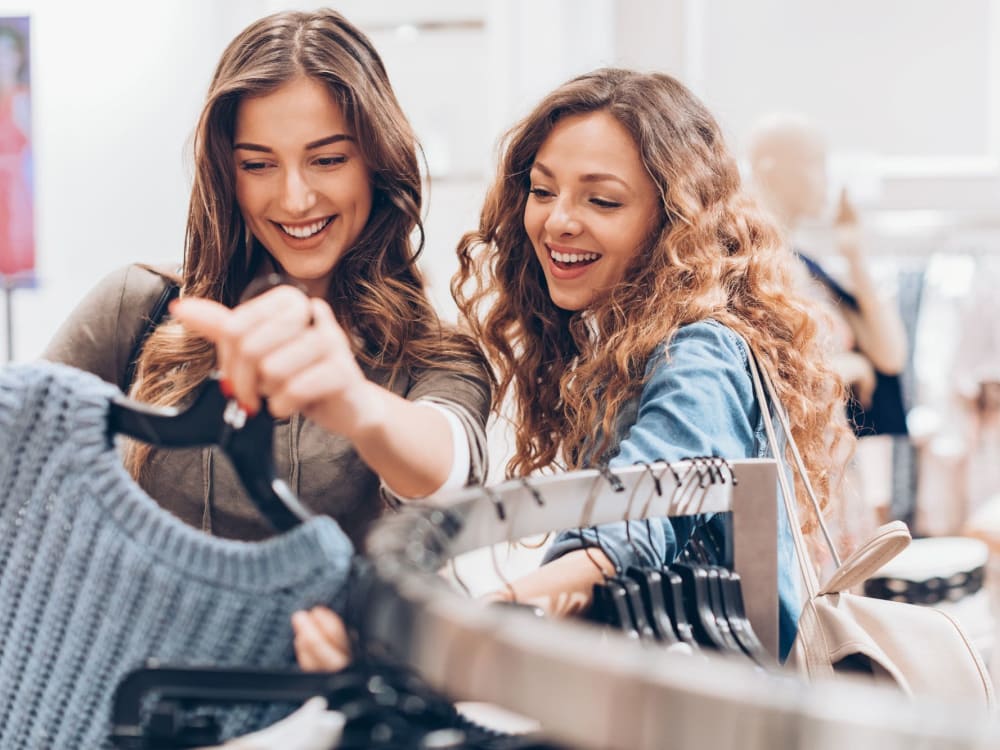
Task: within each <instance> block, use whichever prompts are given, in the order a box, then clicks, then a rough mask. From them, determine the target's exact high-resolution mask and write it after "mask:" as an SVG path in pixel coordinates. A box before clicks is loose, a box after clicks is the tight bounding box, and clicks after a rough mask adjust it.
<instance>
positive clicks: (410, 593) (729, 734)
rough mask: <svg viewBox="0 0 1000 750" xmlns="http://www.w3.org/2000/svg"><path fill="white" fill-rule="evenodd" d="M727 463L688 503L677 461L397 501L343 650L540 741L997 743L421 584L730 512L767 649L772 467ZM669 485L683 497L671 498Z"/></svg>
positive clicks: (919, 709)
mask: <svg viewBox="0 0 1000 750" xmlns="http://www.w3.org/2000/svg"><path fill="white" fill-rule="evenodd" d="M728 466H729V467H730V469H731V475H730V481H714V482H712V483H710V484H709V485H708V486H705V487H702V486H697V485H696V486H697V489H698V491H697V492H694V491H692V490H691V489H690V486H691V484H692V483H693V482H694V479H695V478H696V477H698V476H699V473H698V471H697V470H696V469H695V468H694V467H693V465H692V464H689V463H684V462H682V463H679V464H675V465H674V467H672V468H673V471H670V469H669V467H666V466H665V465H664V464H654V465H653V466H652V467H635V468H628V469H624V470H615V472H614V474H608V473H601V472H598V471H594V470H586V471H578V472H572V473H569V474H566V475H561V476H555V477H545V478H538V479H534V478H533V479H531V480H530V482H528V483H525V482H521V481H513V482H506V483H504V484H501V485H499V486H495V487H493V488H490V489H488V490H482V489H469V490H464V491H462V492H459V493H457V494H455V495H453V496H452V498H451V500H450V502H448V503H440V504H437V505H434V506H420V505H410V506H407V507H406V508H405V509H404V510H403V511H402V512H400V513H398V514H395V515H393V516H387V517H384V518H383V519H382V520H381V521H380V522H379V523H378V524H377V525H376V527H375V528H374V529H373V531H372V533H371V534H370V536H369V539H368V552H369V556H370V560H371V563H370V564H371V566H372V567H371V569H370V570H369V571H367V573H366V574H362V575H359V576H357V578H356V580H355V584H354V585H353V586H352V588H351V592H350V596H349V599H350V600H349V602H348V606H347V608H346V612H347V618H348V619H347V625H348V629H349V632H350V633H351V636H352V639H354V641H355V644H356V648H357V649H358V652H359V654H360V655H362V656H364V655H369V656H374V657H377V658H380V659H387V660H390V661H396V662H399V663H402V664H403V665H404V666H407V667H410V668H413V669H415V670H416V671H417V672H418V673H419V674H420V675H421V677H422V678H423V679H424V680H426V681H427V682H428V684H430V685H431V686H432V687H434V688H435V689H438V690H440V691H442V692H444V693H445V694H447V695H449V696H450V697H452V699H454V700H472V701H485V702H490V703H495V704H498V705H500V706H503V707H505V708H508V709H510V710H512V711H516V712H518V713H520V714H523V715H524V716H528V717H531V718H534V719H536V720H538V721H539V722H540V724H541V727H542V731H543V733H544V734H545V735H546V736H549V737H551V738H552V739H553V740H555V741H558V742H562V743H566V744H568V745H570V746H572V747H581V748H629V749H630V750H635V749H637V748H663V747H710V748H741V749H750V748H756V747H760V748H765V747H767V748H771V747H782V748H798V747H801V748H806V747H808V748H825V747H830V748H833V747H852V748H865V747H872V748H875V747H878V748H880V750H882V749H883V748H894V747H898V748H900V749H902V748H904V747H905V748H910V747H914V746H917V747H920V746H923V747H928V746H934V747H938V746H941V744H942V742H946V743H947V745H946V746H948V747H952V748H956V749H957V748H969V749H970V750H971V749H972V748H980V747H987V746H990V745H991V744H992V745H996V743H997V742H998V741H1000V729H998V728H997V727H996V726H995V725H987V724H986V723H985V722H984V721H983V719H982V718H981V717H979V716H976V715H973V714H969V715H964V714H963V713H962V711H961V709H960V708H959V709H957V710H956V709H953V707H949V708H948V709H947V710H941V709H940V707H937V706H934V707H932V709H931V710H928V707H927V706H921V705H916V704H914V703H912V702H910V701H907V700H905V699H904V698H903V697H902V696H901V695H899V694H896V693H894V692H892V691H889V690H887V689H879V688H876V687H874V686H872V685H870V684H866V683H863V682H860V681H859V682H858V683H857V684H851V685H848V686H846V687H845V686H844V685H842V684H835V683H831V684H828V685H822V684H820V685H815V686H807V685H804V684H803V683H802V682H801V681H800V680H799V679H797V678H796V677H795V676H793V675H790V674H785V673H782V674H774V673H765V672H764V671H762V670H760V669H758V668H756V667H754V666H752V665H750V664H749V663H744V662H742V661H737V660H732V659H727V658H724V657H722V656H715V655H700V654H699V655H697V656H691V655H683V654H677V653H671V652H669V651H667V650H664V649H659V648H656V647H649V646H646V645H645V644H641V643H636V642H633V641H629V640H628V639H626V638H625V637H624V636H619V635H617V634H611V633H607V632H603V631H601V630H599V629H597V628H594V627H592V626H588V625H586V624H584V623H581V622H577V621H573V620H555V619H548V618H539V617H536V616H534V615H533V614H531V613H529V612H528V611H525V610H522V609H521V608H518V607H502V606H485V605H483V604H481V603H479V602H476V601H472V600H469V599H468V598H466V597H463V596H461V595H460V594H458V593H457V592H455V591H454V590H452V589H451V587H450V586H449V585H448V584H447V583H446V582H445V581H444V579H443V578H442V577H441V576H440V575H438V574H437V573H436V571H438V570H440V568H441V567H442V565H443V564H444V563H445V562H446V561H447V560H448V559H449V558H451V557H453V556H454V555H456V554H460V553H461V552H464V551H468V550H471V549H476V548H480V547H483V546H485V545H489V544H494V543H497V542H502V541H504V540H508V539H516V538H520V537H522V536H526V535H531V534H537V533H541V532H544V531H550V530H553V529H560V528H574V527H578V526H586V525H592V524H599V523H607V522H612V521H619V520H622V519H623V518H624V517H625V516H628V517H629V518H630V519H637V518H642V517H644V516H657V515H666V514H669V513H677V512H684V513H703V512H710V511H724V510H730V509H732V510H733V518H734V535H733V536H734V554H735V563H736V569H737V571H738V572H739V573H740V575H741V577H742V579H743V582H744V592H745V594H746V597H745V598H746V599H747V603H748V605H753V607H754V609H753V611H752V612H751V615H750V616H751V622H752V624H753V627H754V629H755V630H756V631H758V634H759V635H760V637H761V638H762V639H763V638H765V637H766V638H768V642H769V643H770V644H771V646H773V645H774V644H775V642H776V612H777V567H776V546H777V545H776V533H777V510H776V509H777V503H776V501H775V497H776V492H777V482H776V473H775V471H776V468H775V463H774V461H773V460H770V459H767V460H762V459H758V460H746V461H735V462H731V463H729V464H728ZM701 475H702V476H704V472H702V474H701ZM675 476H676V477H679V478H680V480H681V482H682V483H685V482H687V485H686V486H688V488H689V489H688V490H685V489H683V488H681V489H680V490H679V491H678V492H674V491H673V490H675V489H677V487H676V484H677V482H676V479H675ZM654 477H656V479H654ZM732 477H735V480H736V481H735V482H733V481H731V479H732ZM616 480H617V481H616ZM657 480H658V481H659V482H660V485H661V489H662V496H659V495H657V494H656V492H655V484H656V481H657ZM762 602H766V603H767V605H766V607H765V606H761V604H762ZM765 609H767V610H768V611H764V610H765ZM921 743H925V744H923V745H922V744H921Z"/></svg>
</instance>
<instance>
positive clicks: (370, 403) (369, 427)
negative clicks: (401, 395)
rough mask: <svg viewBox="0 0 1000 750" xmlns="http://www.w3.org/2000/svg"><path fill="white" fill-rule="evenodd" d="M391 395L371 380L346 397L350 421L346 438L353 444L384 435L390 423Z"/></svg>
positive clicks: (345, 433)
mask: <svg viewBox="0 0 1000 750" xmlns="http://www.w3.org/2000/svg"><path fill="white" fill-rule="evenodd" d="M387 395H389V394H388V393H387V392H386V391H385V390H383V389H382V388H381V387H379V386H378V385H376V384H375V383H372V382H371V381H370V380H367V379H365V380H363V381H362V382H361V383H359V384H358V385H357V386H355V387H354V389H352V391H351V392H350V393H349V394H348V395H347V396H346V398H345V401H346V403H347V404H348V408H349V412H350V420H349V421H348V424H347V425H345V429H344V437H346V438H347V439H348V440H350V441H351V442H352V443H359V442H362V441H365V440H370V439H372V438H373V437H377V436H379V435H381V434H383V432H384V430H385V427H386V424H387V421H388V411H389V409H388V405H387V404H386V396H387Z"/></svg>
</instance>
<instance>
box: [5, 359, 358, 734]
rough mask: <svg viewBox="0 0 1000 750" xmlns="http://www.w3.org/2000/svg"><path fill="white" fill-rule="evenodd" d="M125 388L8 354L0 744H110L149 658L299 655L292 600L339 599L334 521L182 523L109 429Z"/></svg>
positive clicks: (245, 718)
mask: <svg viewBox="0 0 1000 750" xmlns="http://www.w3.org/2000/svg"><path fill="white" fill-rule="evenodd" d="M115 392H116V391H115V389H114V388H113V387H111V386H109V385H108V384H106V383H104V382H103V381H101V380H100V379H98V378H97V377H95V376H93V375H90V374H87V373H84V372H81V371H78V370H74V369H71V368H68V367H65V366H62V365H54V364H50V363H37V364H29V365H15V366H9V367H7V368H4V369H0V748H4V749H6V748H17V749H18V750H20V749H21V748H73V749H74V750H76V749H78V748H98V747H102V746H108V745H107V737H108V733H109V731H110V718H111V717H110V709H111V697H112V695H113V693H114V689H115V687H116V685H117V684H118V681H119V680H120V679H121V677H122V676H123V675H124V674H125V673H126V672H128V671H129V670H131V669H133V668H136V667H139V666H142V665H143V664H144V663H145V662H146V660H147V659H157V660H159V661H160V662H161V663H167V664H200V665H204V664H216V665H241V666H274V667H283V666H291V665H292V664H293V663H294V653H293V649H292V630H291V624H290V620H289V617H290V615H291V613H292V612H293V611H295V610H296V609H300V608H304V607H310V606H313V605H315V604H319V603H323V604H327V605H330V606H333V607H334V608H335V609H337V608H339V606H340V605H341V604H342V600H343V588H344V584H345V582H346V578H347V572H348V569H349V564H350V558H351V555H352V547H351V544H350V542H349V541H348V539H347V537H346V536H345V535H344V534H343V532H342V531H341V530H340V527H339V526H337V524H336V522H335V521H333V520H332V519H330V518H328V517H321V518H317V519H315V520H312V521H309V522H308V523H306V524H303V525H302V526H299V527H297V528H296V529H294V530H292V531H291V532H288V533H286V534H283V535H281V536H278V537H275V538H273V539H270V540H268V541H265V542H259V543H246V542H234V541H229V540H221V539H217V538H213V537H210V536H208V535H206V534H203V533H201V532H199V531H197V530H195V529H193V528H191V527H189V526H187V525H186V524H184V523H183V522H181V521H179V520H178V519H176V518H175V517H174V516H172V515H171V514H170V513H168V512H167V511H165V510H163V509H162V508H160V507H159V506H158V505H157V504H156V503H155V502H154V501H153V500H152V499H150V498H149V496H147V495H146V494H145V493H144V492H143V491H142V490H141V489H140V488H139V487H138V486H137V485H136V484H135V482H133V481H132V479H131V478H130V477H129V475H128V473H127V472H126V471H125V470H124V468H123V466H122V464H121V461H120V458H119V455H118V453H117V451H116V450H115V448H114V447H113V446H112V445H111V444H110V443H109V440H108V438H107V435H106V419H107V410H108V399H109V397H110V396H111V395H112V394H113V393H115ZM254 717H256V718H254ZM261 717H262V714H261V713H259V712H258V713H256V714H251V713H244V714H240V715H239V716H238V717H237V719H232V717H231V718H230V720H228V721H227V723H226V724H225V728H226V732H225V733H226V735H231V734H234V733H243V732H246V731H250V730H252V729H256V728H258V727H256V726H253V723H254V721H260V720H262V718H261Z"/></svg>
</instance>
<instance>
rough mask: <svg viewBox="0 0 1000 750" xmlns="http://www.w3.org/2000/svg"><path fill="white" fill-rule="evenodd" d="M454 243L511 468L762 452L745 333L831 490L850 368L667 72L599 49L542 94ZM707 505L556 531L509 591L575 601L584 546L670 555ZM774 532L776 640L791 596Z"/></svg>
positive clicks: (591, 578)
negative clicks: (630, 67)
mask: <svg viewBox="0 0 1000 750" xmlns="http://www.w3.org/2000/svg"><path fill="white" fill-rule="evenodd" d="M459 258H460V262H461V268H460V270H459V272H458V274H457V275H456V277H455V279H454V280H453V292H454V293H455V296H456V299H457V300H458V302H459V306H460V308H461V309H462V312H463V314H464V316H465V317H466V319H467V321H468V323H469V325H470V326H471V327H472V329H473V331H474V332H475V333H476V334H477V336H478V338H479V340H480V342H481V343H482V345H483V346H484V347H485V349H486V351H487V354H488V356H489V358H490V359H491V361H492V364H493V366H494V368H495V370H496V374H497V378H498V381H499V384H500V396H501V398H499V399H497V400H496V402H495V403H497V404H501V403H502V402H503V398H502V397H503V396H508V397H510V396H512V397H513V399H512V402H513V410H514V429H515V434H516V448H515V452H514V455H513V457H512V458H511V460H510V462H509V463H508V467H507V468H508V473H509V474H511V475H514V476H523V475H526V474H529V473H531V472H535V471H539V470H552V469H556V468H559V467H560V465H562V466H565V467H568V468H579V467H583V466H589V465H597V464H600V463H603V462H606V461H607V462H610V465H611V466H612V467H613V466H626V465H631V464H633V463H635V462H637V461H653V460H656V459H668V460H678V459H681V458H684V457H686V456H696V455H701V456H704V455H718V456H724V457H726V458H730V459H742V458H750V457H758V456H764V455H768V452H769V449H768V446H767V441H766V439H765V438H764V433H763V425H762V418H761V411H760V409H759V405H758V403H757V401H756V398H755V397H754V392H753V385H752V380H751V375H750V371H749V369H748V355H749V352H748V351H747V346H746V344H749V347H750V349H752V350H753V352H754V353H756V355H757V357H759V359H760V361H761V363H762V364H763V365H764V366H765V367H766V368H767V369H768V370H769V371H770V372H771V373H772V375H773V376H774V380H775V385H776V387H777V390H778V394H779V396H780V399H781V401H782V403H783V404H784V406H785V408H786V409H787V411H788V413H789V416H790V417H791V423H792V425H794V430H793V432H794V437H795V439H796V441H797V443H798V445H799V447H800V449H801V452H802V455H803V458H804V459H805V462H806V466H807V469H808V472H809V475H810V479H811V480H812V482H813V484H814V486H815V488H816V490H817V492H818V494H819V497H820V499H821V502H823V503H824V504H825V503H826V502H828V498H829V496H830V485H831V478H832V477H833V476H835V475H836V474H837V472H838V471H839V467H838V466H836V465H835V463H836V460H835V458H834V456H843V455H844V452H843V451H842V450H840V449H839V447H838V444H841V445H840V447H842V444H843V441H849V440H850V435H849V432H848V430H847V429H846V425H845V423H844V419H843V416H842V415H843V398H844V394H843V388H842V386H841V385H840V384H839V382H838V381H837V379H836V377H835V376H834V375H833V373H832V371H831V370H830V368H829V366H828V365H827V363H826V361H825V358H824V355H823V352H822V349H821V344H820V342H819V341H818V339H817V326H816V325H815V323H814V321H813V318H812V316H811V314H810V311H809V309H808V307H807V303H806V302H805V300H804V299H803V298H800V297H799V296H798V295H797V294H796V293H795V291H794V290H793V281H792V278H793V277H792V275H791V274H790V271H789V268H790V264H791V263H792V257H791V255H790V253H789V251H788V250H787V249H786V248H785V247H783V246H782V244H781V242H780V239H779V236H778V234H777V231H776V230H775V228H774V227H773V226H772V225H771V224H770V223H769V222H768V221H767V220H766V219H765V218H764V217H763V216H762V215H761V214H760V213H758V211H757V209H756V207H755V206H754V205H753V203H752V202H751V201H750V200H749V199H748V198H747V197H746V196H745V195H744V193H743V190H742V187H741V184H740V177H739V172H738V170H737V166H736V163H735V161H734V159H733V157H732V156H731V155H730V153H729V151H728V150H727V148H726V146H725V144H724V143H723V138H722V135H721V132H720V129H719V127H718V125H717V124H716V122H715V120H714V118H713V117H712V116H711V114H710V113H709V112H708V111H707V110H706V108H705V107H704V105H702V104H701V103H700V102H699V101H698V100H697V99H696V98H695V97H694V96H693V95H692V94H691V93H690V92H689V91H688V90H687V89H686V88H685V87H684V86H682V85H681V84H680V83H678V82H677V81H676V80H674V79H673V78H671V77H669V76H666V75H660V74H649V75H646V74H640V73H636V72H632V71H627V70H618V69H604V70H598V71H595V72H593V73H590V74H587V75H583V76H580V77H578V78H576V79H574V80H572V81H570V82H568V83H566V84H564V85H563V86H561V87H559V88H558V89H556V90H555V91H553V92H552V93H551V94H549V95H548V96H547V97H545V98H544V99H543V100H542V102H541V103H540V104H539V105H538V106H537V107H536V108H535V109H534V111H533V112H531V114H529V115H528V116H527V117H526V118H525V119H524V120H522V121H521V122H520V123H519V124H518V125H516V126H515V127H514V128H513V129H512V130H511V131H510V132H509V133H508V135H507V138H506V140H505V143H504V148H503V153H502V157H501V161H500V166H499V172H498V176H497V178H496V180H495V182H494V184H493V186H492V188H491V189H490V191H489V194H488V196H487V199H486V203H485V206H484V208H483V211H482V215H481V218H480V224H479V228H478V230H477V231H474V232H470V233H468V234H467V235H466V236H465V237H464V238H463V239H462V242H461V244H460V246H459ZM801 494H802V493H800V496H801ZM780 506H781V504H780V503H779V509H780ZM802 516H803V518H809V517H810V516H809V515H808V514H806V513H805V512H803V514H802ZM780 517H781V519H782V523H783V524H785V525H787V521H786V520H785V516H784V512H783V511H781V512H780ZM703 522H711V523H719V522H721V519H714V520H710V519H707V518H704V517H702V518H674V519H663V520H662V523H656V524H652V530H653V533H652V534H647V532H646V525H645V524H643V525H642V526H641V527H640V528H635V529H632V530H631V531H632V533H631V541H630V540H629V539H628V538H627V536H626V534H625V524H624V523H620V524H612V525H609V526H607V527H601V529H600V535H599V537H598V536H596V535H595V534H594V533H593V531H573V532H564V533H563V534H561V535H560V536H559V537H558V538H557V539H556V541H555V543H554V545H553V546H552V548H551V549H550V550H549V552H548V554H547V560H548V564H546V565H544V566H543V567H542V568H541V569H540V570H538V571H535V572H534V573H532V574H530V575H529V576H527V577H525V578H523V579H521V580H520V581H518V582H516V583H515V584H514V589H515V591H516V593H517V596H518V600H519V601H525V600H530V601H533V602H536V603H538V604H540V605H541V606H543V607H545V608H547V609H549V610H550V611H553V612H556V613H566V612H572V611H577V610H579V609H582V608H584V607H586V606H588V605H589V603H590V598H591V593H590V592H591V585H592V584H593V583H595V582H599V581H600V579H601V574H600V573H599V571H598V570H597V568H596V567H595V566H594V565H593V562H592V561H593V560H597V561H599V562H600V564H601V565H602V567H604V568H605V569H606V570H610V569H611V567H612V565H613V566H614V567H616V568H618V569H624V568H626V567H628V566H629V565H630V564H637V563H639V564H641V563H646V564H658V563H663V562H670V561H671V560H673V558H674V557H676V555H677V553H678V551H679V549H680V548H681V547H683V545H684V543H685V542H686V540H687V538H688V537H689V536H690V534H691V533H692V531H693V528H694V527H695V525H697V524H698V523H703ZM780 536H781V539H780V540H779V568H780V569H781V571H782V583H781V585H780V586H779V589H780V592H779V593H780V599H781V604H782V613H781V614H782V616H781V651H782V656H784V655H785V654H786V653H787V651H788V649H789V648H790V646H791V642H792V640H793V638H794V634H795V625H796V620H797V616H798V611H799V609H798V596H797V587H796V582H795V578H794V576H795V572H794V571H795V567H794V561H793V559H792V557H791V554H792V553H791V540H790V537H789V535H788V531H787V528H786V529H784V530H783V533H782V534H781V535H780ZM581 548H593V549H581ZM588 557H590V558H591V559H588ZM497 596H498V597H503V596H505V594H504V593H498V594H497Z"/></svg>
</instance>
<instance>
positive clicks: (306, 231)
mask: <svg viewBox="0 0 1000 750" xmlns="http://www.w3.org/2000/svg"><path fill="white" fill-rule="evenodd" d="M331 221H333V217H332V216H328V217H326V218H325V219H320V220H319V221H314V222H313V223H312V224H307V225H306V226H304V227H292V226H288V225H287V224H279V225H278V226H279V227H281V229H282V230H283V231H284V232H285V233H286V234H290V235H292V237H295V238H297V239H300V240H304V239H306V238H307V237H312V236H313V235H314V234H316V233H317V232H320V231H321V230H322V229H324V228H325V227H326V225H327V224H329V223H330V222H331Z"/></svg>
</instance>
